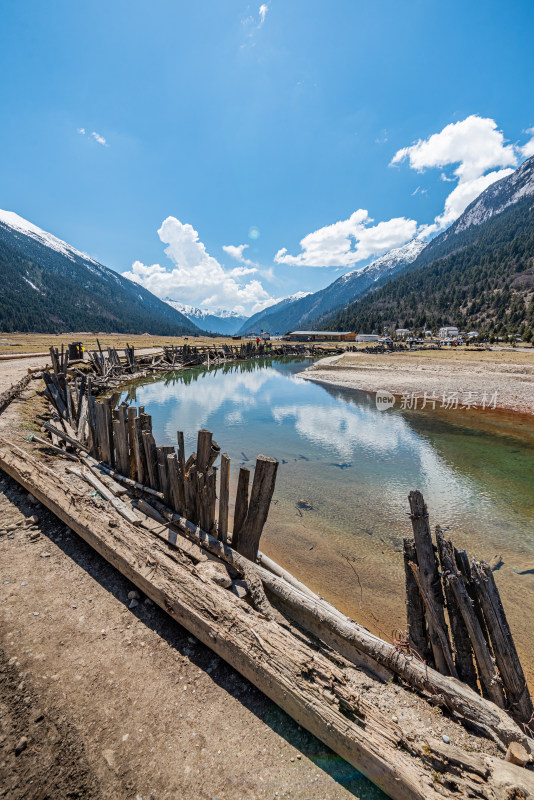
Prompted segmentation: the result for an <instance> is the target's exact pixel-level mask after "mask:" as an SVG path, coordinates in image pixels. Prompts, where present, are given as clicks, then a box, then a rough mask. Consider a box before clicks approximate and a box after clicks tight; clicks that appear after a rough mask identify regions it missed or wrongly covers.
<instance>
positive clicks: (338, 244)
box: [275, 208, 417, 267]
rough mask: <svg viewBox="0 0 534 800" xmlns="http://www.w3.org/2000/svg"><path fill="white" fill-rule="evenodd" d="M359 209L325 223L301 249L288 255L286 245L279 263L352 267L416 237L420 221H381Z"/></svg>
mask: <svg viewBox="0 0 534 800" xmlns="http://www.w3.org/2000/svg"><path fill="white" fill-rule="evenodd" d="M371 222H373V220H372V219H371V218H370V217H369V213H368V212H367V211H366V210H365V209H363V208H360V209H358V211H355V212H354V213H353V214H351V216H350V217H349V218H348V219H345V220H341V221H339V222H334V223H333V225H326V226H325V227H324V228H319V230H316V231H314V232H313V233H309V234H308V235H307V236H305V237H304V238H303V239H301V240H300V246H301V248H302V252H301V253H299V254H298V255H296V256H292V255H289V254H288V252H287V249H286V248H285V247H284V248H282V249H281V250H279V251H278V252H277V254H276V255H275V261H276V262H277V263H278V264H289V265H292V266H301V267H352V266H354V264H356V263H357V262H358V261H363V260H365V259H367V258H369V257H370V256H377V255H381V254H382V253H385V252H387V251H388V250H391V248H392V247H399V246H400V245H402V244H404V243H405V242H407V241H408V240H409V239H411V238H413V236H414V235H415V233H416V231H417V222H415V220H413V219H406V218H405V217H397V218H394V219H389V220H386V221H385V222H379V223H378V224H377V225H372V226H370V223H371Z"/></svg>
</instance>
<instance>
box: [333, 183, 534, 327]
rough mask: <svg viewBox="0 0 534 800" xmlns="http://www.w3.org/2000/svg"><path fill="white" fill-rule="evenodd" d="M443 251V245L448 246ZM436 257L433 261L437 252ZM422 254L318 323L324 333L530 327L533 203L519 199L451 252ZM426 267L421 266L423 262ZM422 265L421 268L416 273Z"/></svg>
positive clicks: (533, 315)
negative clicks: (412, 262) (361, 296)
mask: <svg viewBox="0 0 534 800" xmlns="http://www.w3.org/2000/svg"><path fill="white" fill-rule="evenodd" d="M448 244H449V246H450V240H449V243H448ZM434 252H435V255H436V256H439V247H436V248H435V250H434ZM431 253H432V249H431V248H430V247H429V248H428V250H427V251H423V253H422V254H421V256H420V257H419V259H417V261H416V262H415V263H414V264H413V265H411V266H410V267H407V268H406V269H405V271H404V273H403V274H402V275H401V276H399V277H397V278H395V279H394V280H392V281H391V282H390V283H388V284H386V285H385V286H382V287H381V288H379V289H377V290H376V291H374V292H371V293H370V294H368V295H367V296H366V297H364V298H363V299H362V300H359V301H356V302H355V303H351V304H350V305H348V306H347V307H346V308H344V309H343V310H342V311H341V312H339V313H337V314H336V315H335V316H333V317H330V318H328V319H324V318H323V320H322V321H321V322H322V324H323V325H327V326H328V328H330V329H331V330H336V329H337V330H354V331H357V332H359V331H362V332H371V331H376V332H377V333H381V332H382V330H383V328H384V327H406V328H410V329H413V328H415V329H417V328H436V327H439V326H441V325H445V324H451V325H457V326H459V327H460V328H462V329H469V330H471V329H474V330H480V331H487V332H488V333H490V334H494V335H502V334H504V333H521V334H523V333H524V332H526V331H528V332H531V330H532V328H533V327H534V301H533V295H534V201H533V199H532V197H525V198H524V199H523V200H520V201H519V202H516V203H515V204H514V205H512V206H510V207H509V208H507V209H506V210H505V211H503V212H502V213H500V214H498V215H497V216H494V217H492V218H491V219H489V220H488V221H487V222H484V223H482V224H481V225H476V226H472V227H470V228H467V229H466V230H462V231H461V232H459V233H457V234H456V236H455V237H454V252H453V253H451V254H449V255H447V256H446V257H443V258H439V257H438V258H437V259H436V260H433V261H430V263H428V259H429V257H430V255H431ZM425 262H427V263H425ZM421 264H423V265H422V266H421Z"/></svg>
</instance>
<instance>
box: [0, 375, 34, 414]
mask: <svg viewBox="0 0 534 800" xmlns="http://www.w3.org/2000/svg"><path fill="white" fill-rule="evenodd" d="M31 378H32V375H31V372H28V374H27V375H25V376H24V377H23V378H21V379H20V381H17V383H14V384H13V386H10V387H9V389H7V390H6V391H5V392H3V393H2V394H0V412H2V411H3V410H4V408H5V407H6V406H7V405H9V403H11V401H12V400H14V399H15V397H17V395H19V394H20V393H21V392H22V391H23V390H24V389H25V388H26V386H27V385H28V384H29V382H30V381H31Z"/></svg>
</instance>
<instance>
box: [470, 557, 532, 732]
mask: <svg viewBox="0 0 534 800" xmlns="http://www.w3.org/2000/svg"><path fill="white" fill-rule="evenodd" d="M472 573H473V578H474V581H475V586H476V588H477V592H478V596H479V598H480V605H481V606H482V611H483V612H484V617H485V619H486V624H487V626H488V631H489V635H490V639H491V643H492V645H493V652H494V654H495V660H496V662H497V666H498V668H499V672H500V675H501V678H502V681H503V684H504V688H505V691H506V697H507V699H508V704H509V706H510V712H511V714H512V716H513V717H514V719H516V720H518V721H519V722H524V723H526V724H530V723H532V721H533V720H534V708H533V707H532V700H531V698H530V693H529V690H528V685H527V679H526V676H525V673H524V672H523V667H522V666H521V662H520V660H519V656H518V654H517V650H516V647H515V642H514V638H513V636H512V631H511V630H510V626H509V624H508V620H507V618H506V614H505V611H504V608H503V604H502V602H501V596H500V594H499V590H498V589H497V585H496V583H495V578H494V577H493V572H492V571H491V568H490V566H489V564H486V562H484V561H473V563H472Z"/></svg>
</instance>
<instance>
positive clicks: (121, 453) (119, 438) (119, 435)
mask: <svg viewBox="0 0 534 800" xmlns="http://www.w3.org/2000/svg"><path fill="white" fill-rule="evenodd" d="M116 413H117V418H116V419H114V420H113V442H114V446H115V450H116V453H117V469H118V470H119V472H120V473H122V475H126V477H127V478H129V477H130V450H129V442H128V409H127V408H126V406H119V407H118V409H117V412H116Z"/></svg>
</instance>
